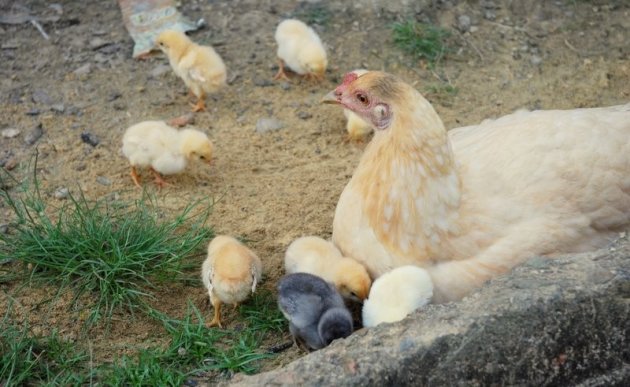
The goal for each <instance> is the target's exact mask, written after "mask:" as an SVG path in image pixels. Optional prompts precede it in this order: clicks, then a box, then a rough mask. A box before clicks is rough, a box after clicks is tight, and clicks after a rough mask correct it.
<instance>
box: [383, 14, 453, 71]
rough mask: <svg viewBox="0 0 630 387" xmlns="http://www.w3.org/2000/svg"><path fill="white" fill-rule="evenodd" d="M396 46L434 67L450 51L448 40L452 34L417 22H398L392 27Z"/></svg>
mask: <svg viewBox="0 0 630 387" xmlns="http://www.w3.org/2000/svg"><path fill="white" fill-rule="evenodd" d="M391 29H392V36H393V39H394V44H396V45H397V46H398V47H399V48H400V49H401V50H403V51H404V52H405V53H407V54H409V55H411V56H413V57H414V58H415V59H424V60H426V61H427V62H428V64H429V67H434V66H435V65H436V64H437V63H438V62H439V61H440V60H441V59H442V57H443V56H444V54H445V53H446V52H447V51H448V46H447V43H446V38H448V36H450V32H449V31H448V30H446V29H444V28H440V27H437V26H434V25H430V24H423V23H418V22H416V21H412V20H409V21H405V22H397V23H394V24H393V25H392V26H391Z"/></svg>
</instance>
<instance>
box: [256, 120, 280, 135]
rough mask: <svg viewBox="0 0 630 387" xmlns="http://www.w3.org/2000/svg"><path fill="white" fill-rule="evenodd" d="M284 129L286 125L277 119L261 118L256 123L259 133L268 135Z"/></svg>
mask: <svg viewBox="0 0 630 387" xmlns="http://www.w3.org/2000/svg"><path fill="white" fill-rule="evenodd" d="M282 128H284V123H283V122H282V121H280V120H278V119H275V118H261V119H259V120H258V121H257V122H256V132H257V133H267V132H271V131H274V130H279V129H282Z"/></svg>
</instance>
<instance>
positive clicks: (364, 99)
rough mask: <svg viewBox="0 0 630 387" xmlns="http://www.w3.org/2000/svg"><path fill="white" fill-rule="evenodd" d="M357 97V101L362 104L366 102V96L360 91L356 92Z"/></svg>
mask: <svg viewBox="0 0 630 387" xmlns="http://www.w3.org/2000/svg"><path fill="white" fill-rule="evenodd" d="M357 99H358V100H359V102H361V103H362V104H364V105H367V104H368V98H367V96H366V95H365V94H362V93H359V94H357Z"/></svg>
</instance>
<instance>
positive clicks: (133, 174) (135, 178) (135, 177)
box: [131, 166, 142, 188]
mask: <svg viewBox="0 0 630 387" xmlns="http://www.w3.org/2000/svg"><path fill="white" fill-rule="evenodd" d="M131 179H132V180H133V183H134V184H135V185H136V187H138V188H142V186H141V185H140V176H138V171H136V167H134V166H132V167H131Z"/></svg>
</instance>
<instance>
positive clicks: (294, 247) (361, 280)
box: [284, 236, 372, 301]
mask: <svg viewBox="0 0 630 387" xmlns="http://www.w3.org/2000/svg"><path fill="white" fill-rule="evenodd" d="M284 267H285V269H286V272H287V273H288V274H291V273H309V274H313V275H316V276H318V277H321V278H323V279H324V280H325V281H328V282H330V283H333V284H334V285H335V286H336V287H337V290H339V293H341V295H342V296H343V297H344V298H346V299H350V300H354V301H363V300H364V299H365V298H366V297H367V295H368V292H369V291H370V284H371V283H372V281H371V280H370V276H369V275H368V273H367V270H365V267H363V265H361V264H360V263H359V262H357V261H355V260H354V259H351V258H347V257H344V256H342V255H341V252H339V249H337V248H336V247H335V245H333V244H332V243H330V242H328V241H325V240H323V239H322V238H318V237H314V236H309V237H302V238H298V239H296V240H295V241H293V242H292V243H291V244H290V245H289V248H287V252H286V254H285V257H284Z"/></svg>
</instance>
